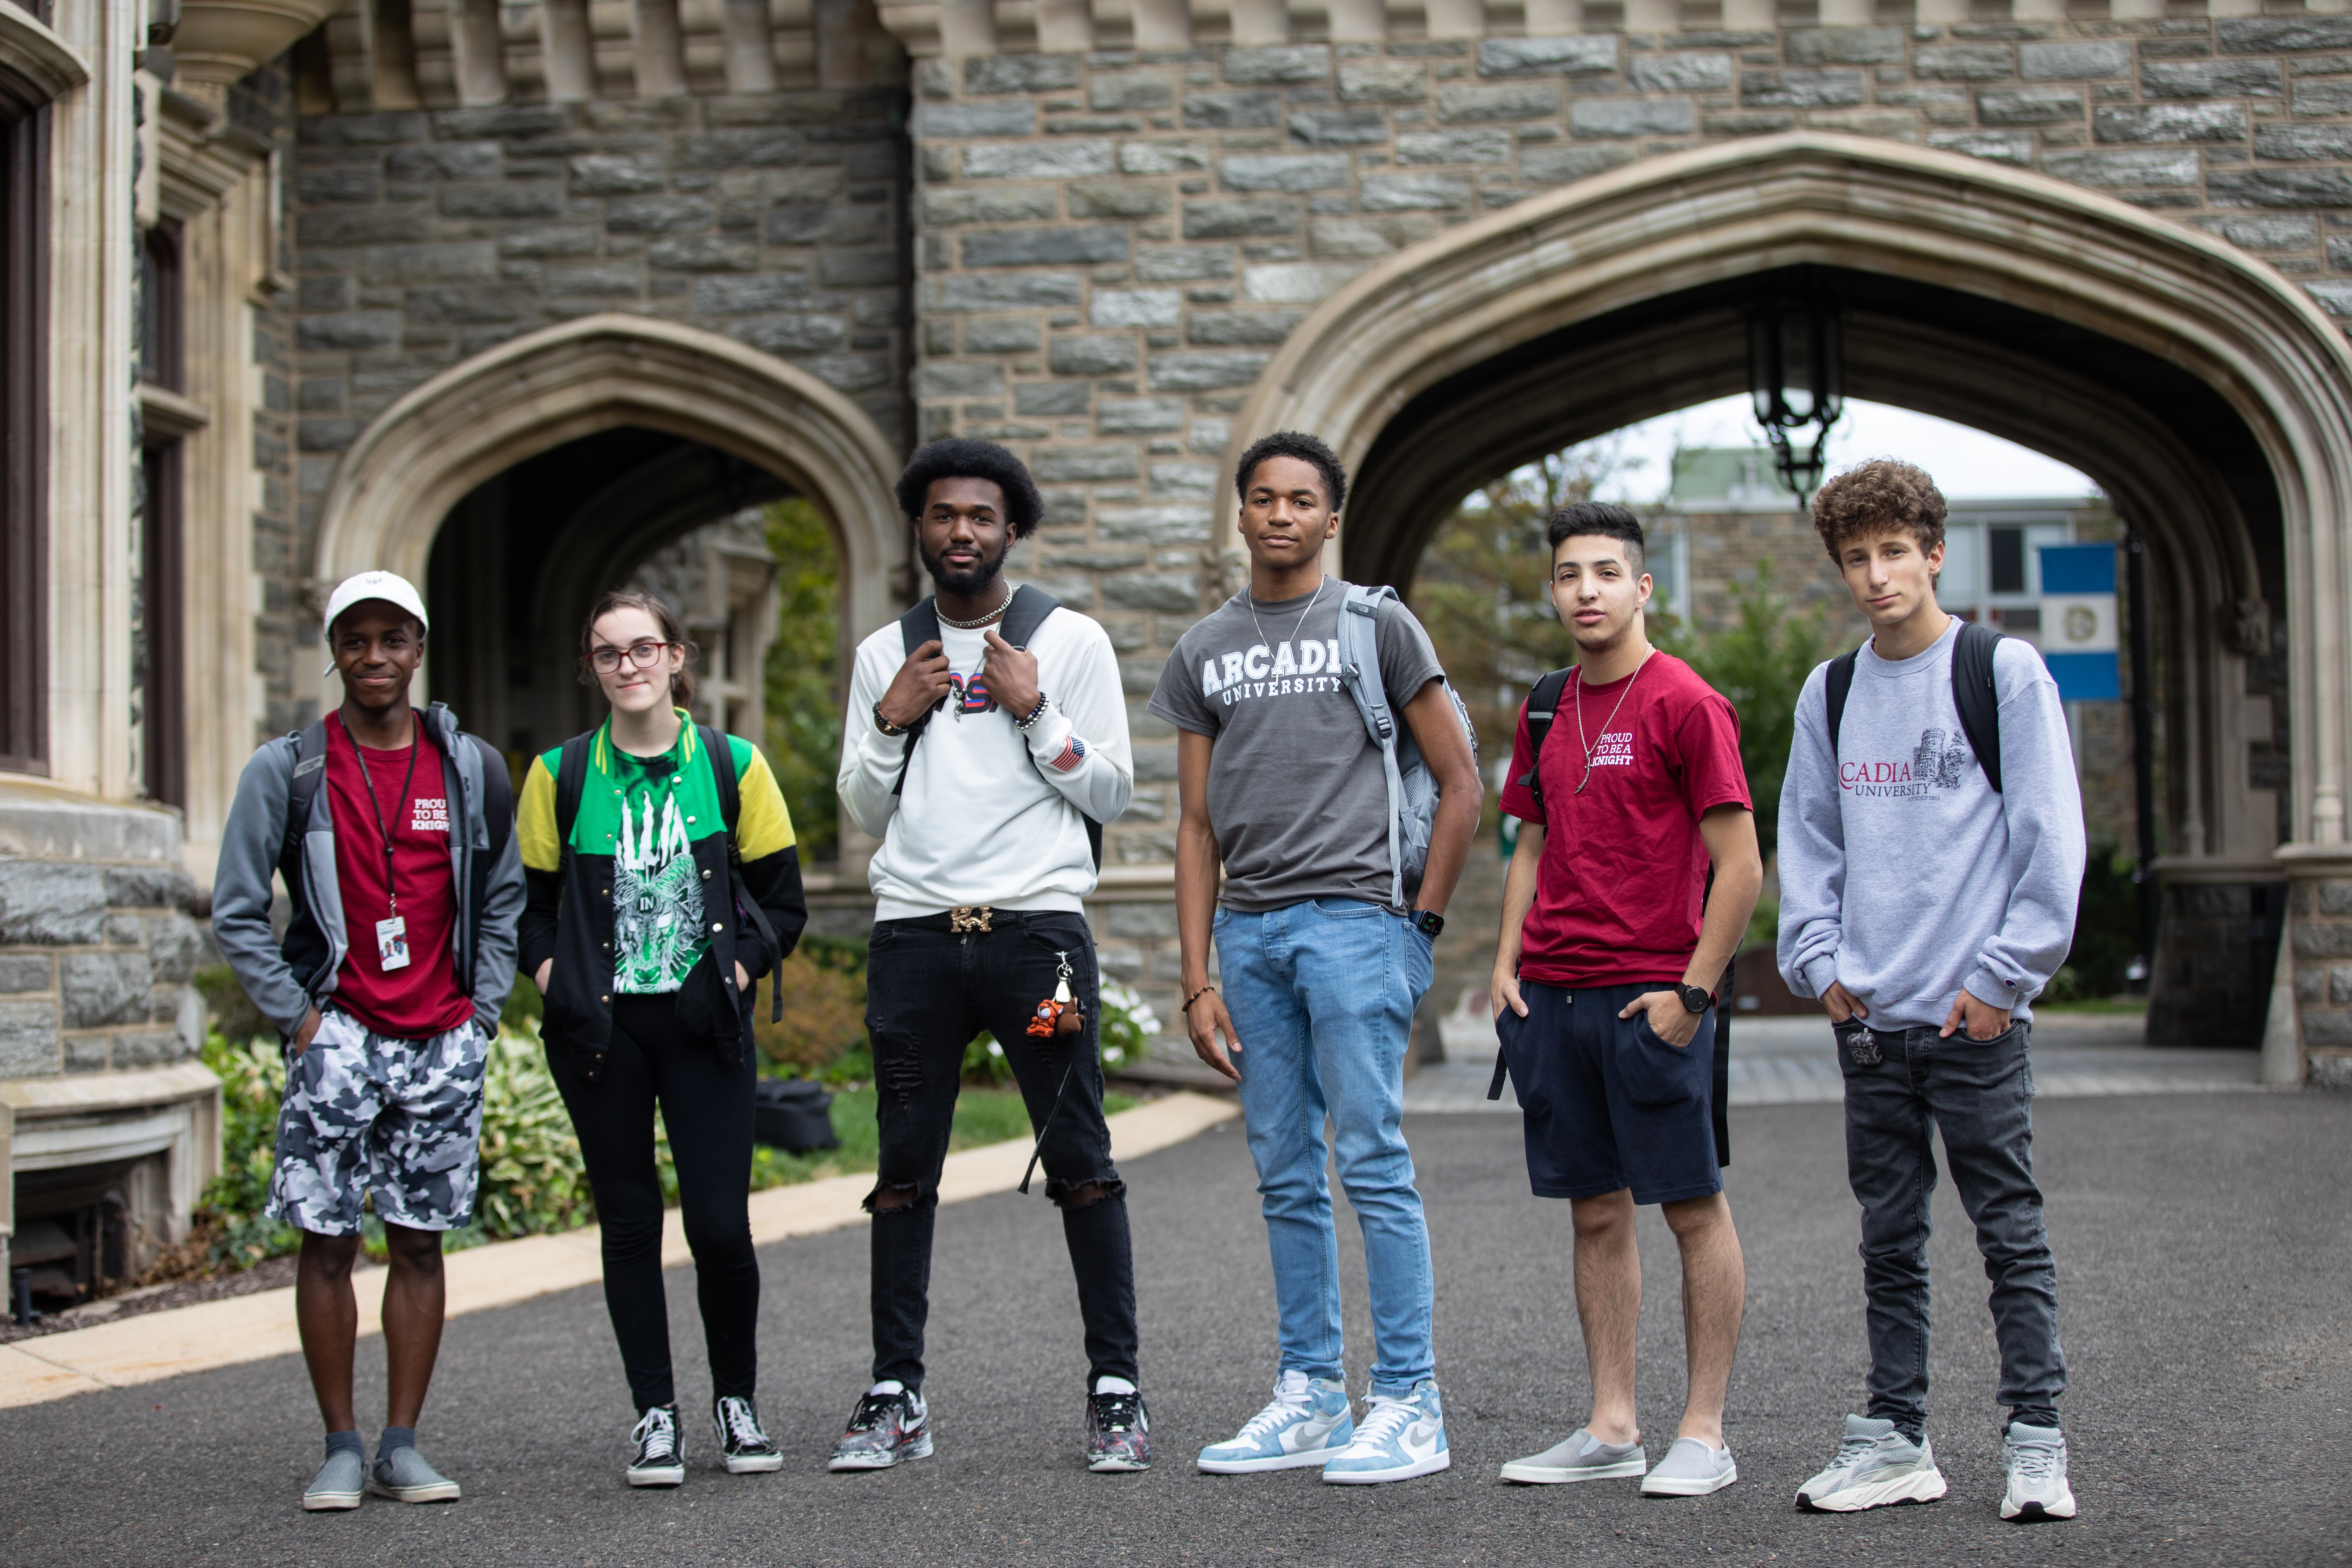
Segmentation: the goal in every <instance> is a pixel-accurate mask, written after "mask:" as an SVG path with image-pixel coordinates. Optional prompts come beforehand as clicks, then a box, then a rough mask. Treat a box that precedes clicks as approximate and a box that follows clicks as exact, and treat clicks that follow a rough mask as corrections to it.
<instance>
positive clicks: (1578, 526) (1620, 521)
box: [1544, 500, 1649, 576]
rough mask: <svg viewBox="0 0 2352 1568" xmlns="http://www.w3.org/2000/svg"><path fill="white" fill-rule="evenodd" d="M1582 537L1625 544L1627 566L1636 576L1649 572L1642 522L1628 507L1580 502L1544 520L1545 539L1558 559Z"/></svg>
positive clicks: (1595, 501) (1565, 507) (1599, 502)
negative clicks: (1572, 541) (1565, 544)
mask: <svg viewBox="0 0 2352 1568" xmlns="http://www.w3.org/2000/svg"><path fill="white" fill-rule="evenodd" d="M1579 534H1594V535H1598V536H1599V537H1601V538H1602V539H1613V540H1616V541H1617V542H1619V543H1621V544H1622V545H1624V547H1625V564H1626V565H1628V566H1630V567H1632V568H1633V573H1634V574H1635V575H1636V576H1639V575H1640V574H1642V573H1643V572H1644V571H1647V570H1648V568H1647V567H1646V566H1645V565H1644V564H1643V562H1644V561H1645V560H1646V559H1647V557H1648V555H1649V545H1648V543H1647V542H1646V541H1644V540H1643V537H1642V520H1641V519H1640V518H1638V517H1635V516H1634V515H1633V512H1632V511H1630V510H1627V509H1626V508H1624V507H1622V506H1618V505H1616V504H1615V503H1613V502H1611V501H1605V500H1580V501H1577V502H1574V503H1573V504H1571V505H1569V506H1564V507H1562V508H1560V509H1559V510H1558V511H1556V512H1554V513H1552V514H1551V516H1549V518H1546V519H1545V520H1544V540H1545V542H1547V543H1548V544H1549V545H1550V546H1551V552H1552V554H1553V555H1554V556H1555V557H1557V556H1558V555H1559V547H1560V544H1561V543H1562V542H1564V541H1567V540H1570V539H1574V538H1576V537H1577V536H1578V535H1579Z"/></svg>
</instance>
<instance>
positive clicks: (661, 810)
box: [551, 721, 749, 995]
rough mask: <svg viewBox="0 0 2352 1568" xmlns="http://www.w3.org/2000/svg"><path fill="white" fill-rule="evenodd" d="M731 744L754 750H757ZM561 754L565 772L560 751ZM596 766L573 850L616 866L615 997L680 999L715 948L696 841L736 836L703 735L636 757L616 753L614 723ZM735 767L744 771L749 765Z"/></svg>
mask: <svg viewBox="0 0 2352 1568" xmlns="http://www.w3.org/2000/svg"><path fill="white" fill-rule="evenodd" d="M730 742H732V744H733V745H735V746H741V747H744V748H745V749H746V750H749V745H748V742H742V741H734V740H733V738H732V737H730ZM553 755H554V756H555V758H556V759H557V762H558V763H560V762H561V757H562V752H561V749H559V750H558V751H557V752H555V753H553ZM588 757H589V763H588V778H587V781H586V783H585V784H583V786H582V788H581V792H580V815H579V816H578V817H577V818H576V819H575V820H574V822H573V824H572V847H573V848H574V849H576V850H578V851H580V852H581V853H583V854H589V855H596V854H604V855H610V856H612V858H613V989H614V991H616V992H618V993H620V994H623V995H649V994H661V993H663V992H669V991H676V990H677V989H678V988H679V987H680V986H682V985H684V984H686V976H687V972H688V970H690V969H692V968H693V967H694V965H695V963H696V962H697V961H698V960H699V959H700V958H701V957H702V955H703V953H704V952H706V951H708V950H709V946H710V934H709V931H708V930H707V929H706V926H705V922H704V921H703V912H702V879H701V877H700V875H699V874H698V872H697V870H696V868H695V864H694V841H695V840H696V839H698V838H707V837H710V836H711V835H712V834H714V833H724V832H726V831H727V825H726V822H725V821H724V820H723V819H722V818H721V816H719V790H718V786H717V785H716V784H714V783H713V782H712V780H711V776H710V769H709V765H708V764H707V763H706V762H705V760H704V758H703V756H702V739H701V736H700V734H699V733H698V731H696V730H695V728H694V726H693V725H692V724H690V723H688V724H681V725H680V726H678V736H677V744H675V745H673V746H672V747H671V748H670V749H669V750H668V751H667V752H664V753H663V754H662V755H660V756H658V757H635V756H631V755H630V754H629V753H628V752H624V751H622V750H620V749H619V748H618V747H616V746H614V744H613V741H612V726H611V724H610V722H609V721H608V722H607V723H606V725H605V726H604V729H602V730H599V731H597V733H596V742H595V744H594V746H593V747H592V748H591V749H590V751H589V753H588ZM726 761H727V764H728V765H730V766H736V767H737V768H738V772H739V773H740V759H739V758H736V757H731V756H730V757H729V758H728V759H727V760H726ZM551 765H553V764H551Z"/></svg>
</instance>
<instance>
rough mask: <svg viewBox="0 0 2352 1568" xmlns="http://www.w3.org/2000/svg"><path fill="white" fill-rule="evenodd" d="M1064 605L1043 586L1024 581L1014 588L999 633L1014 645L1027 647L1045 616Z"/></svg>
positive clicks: (1043, 623) (1005, 607) (1042, 623)
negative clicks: (1034, 585)
mask: <svg viewBox="0 0 2352 1568" xmlns="http://www.w3.org/2000/svg"><path fill="white" fill-rule="evenodd" d="M1061 607H1062V601H1061V600H1059V599H1056V598H1055V597H1054V595H1051V594H1048V593H1047V592H1045V589H1043V588H1038V587H1033V586H1032V585H1030V584H1027V583H1024V584H1021V586H1019V587H1018V588H1015V589H1013V602H1012V603H1011V604H1009V605H1005V606H1004V619H1003V622H1002V623H1001V624H1000V626H999V627H998V635H999V636H1001V637H1003V638H1004V640H1005V641H1006V642H1009V643H1011V644H1012V645H1013V647H1019V648H1025V647H1028V646H1029V639H1030V638H1031V637H1035V636H1036V635H1037V628H1038V627H1039V626H1043V625H1045V617H1046V616H1050V615H1052V614H1053V613H1054V612H1055V610H1058V609H1060V608H1061Z"/></svg>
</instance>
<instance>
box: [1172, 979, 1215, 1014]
mask: <svg viewBox="0 0 2352 1568" xmlns="http://www.w3.org/2000/svg"><path fill="white" fill-rule="evenodd" d="M1215 989H1216V987H1215V986H1213V985H1203V986H1202V987H1201V988H1200V989H1199V990H1198V991H1195V992H1193V993H1192V994H1191V995H1190V996H1187V997H1185V998H1184V1005H1182V1006H1181V1007H1179V1008H1177V1009H1176V1010H1177V1011H1178V1012H1179V1013H1181V1014H1182V1015H1183V1016H1186V1017H1188V1018H1189V1017H1191V1016H1192V1004H1193V1003H1195V1002H1198V1001H1199V1000H1200V999H1201V998H1202V997H1203V996H1206V995H1207V994H1209V993H1210V992H1212V991H1214V990H1215Z"/></svg>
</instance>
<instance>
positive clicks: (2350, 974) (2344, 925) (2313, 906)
mask: <svg viewBox="0 0 2352 1568" xmlns="http://www.w3.org/2000/svg"><path fill="white" fill-rule="evenodd" d="M2288 899H2289V901H2290V908H2291V909H2292V911H2293V914H2294V925H2293V930H2294V936H2293V938H2292V941H2293V942H2294V1002H2295V1012H2296V1014H2297V1016H2299V1018H2300V1019H2301V1022H2302V1025H2303V1043H2304V1047H2305V1051H2306V1053H2307V1057H2306V1060H2307V1064H2308V1066H2307V1074H2308V1077H2309V1079H2310V1081H2311V1082H2312V1083H2313V1084H2314V1085H2315V1086H2318V1087H2322V1088H2327V1089H2352V880H2347V879H2343V878H2341V877H2328V878H2316V879H2300V878H2299V879H2296V881H2295V882H2294V885H2293V887H2292V888H2291V889H2289V892H2288Z"/></svg>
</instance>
